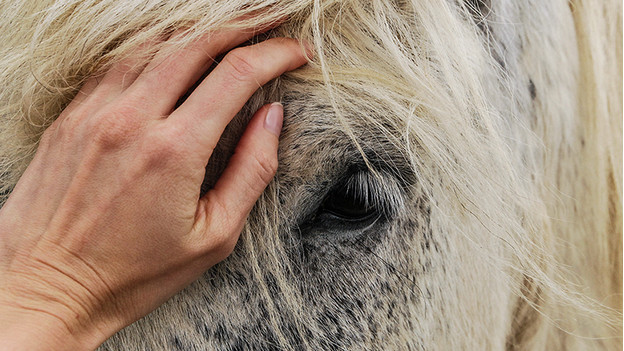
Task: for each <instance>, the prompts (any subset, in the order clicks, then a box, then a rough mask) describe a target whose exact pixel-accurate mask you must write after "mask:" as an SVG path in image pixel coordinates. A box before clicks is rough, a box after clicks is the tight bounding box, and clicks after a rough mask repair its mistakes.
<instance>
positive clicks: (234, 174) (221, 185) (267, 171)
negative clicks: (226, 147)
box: [199, 103, 283, 234]
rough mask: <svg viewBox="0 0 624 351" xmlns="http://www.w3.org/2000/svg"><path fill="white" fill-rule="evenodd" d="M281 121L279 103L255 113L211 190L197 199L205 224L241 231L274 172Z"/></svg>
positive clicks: (281, 111)
mask: <svg viewBox="0 0 624 351" xmlns="http://www.w3.org/2000/svg"><path fill="white" fill-rule="evenodd" d="M282 121H283V108H282V105H281V104H279V103H274V104H271V105H265V106H264V107H262V108H261V109H260V110H258V112H256V114H255V115H254V117H253V118H252V120H251V122H249V125H248V126H247V129H246V130H245V133H244V134H243V136H242V137H241V140H240V141H239V143H238V145H237V147H236V150H235V152H234V155H233V156H232V157H231V158H230V161H229V163H228V166H227V167H226V169H225V171H224V172H223V174H222V175H221V177H220V178H219V180H218V181H217V183H216V184H215V186H214V188H213V189H212V190H210V191H209V192H208V193H207V194H206V195H205V196H204V197H203V198H202V199H200V206H199V208H203V209H206V211H208V212H209V213H206V214H205V215H206V216H207V217H206V218H207V219H208V221H211V219H216V221H217V222H218V223H223V222H225V223H227V224H228V225H230V226H232V225H235V224H238V227H239V228H240V227H242V225H243V222H244V221H245V218H246V217H247V215H248V214H249V212H250V211H251V208H252V207H253V205H254V204H255V202H256V201H257V200H258V197H259V196H260V195H261V194H262V192H263V191H264V189H265V188H266V186H267V185H268V184H269V182H271V180H272V179H273V176H274V175H275V172H276V170H277V147H278V141H279V133H280V130H281V128H282ZM202 202H203V203H202ZM215 204H216V205H217V206H215ZM239 230H240V229H239ZM237 234H238V233H237Z"/></svg>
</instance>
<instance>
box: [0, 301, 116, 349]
mask: <svg viewBox="0 0 624 351" xmlns="http://www.w3.org/2000/svg"><path fill="white" fill-rule="evenodd" d="M111 334H112V332H111ZM109 336H110V335H109V334H107V333H102V332H101V331H100V330H99V329H97V328H95V326H94V325H93V323H91V321H89V320H88V318H86V317H85V316H81V315H78V314H74V313H72V312H70V311H69V310H64V309H63V308H61V307H60V306H59V305H58V302H53V301H25V299H15V298H13V299H11V298H8V295H7V294H2V295H1V296H0V340H1V341H2V342H0V351H5V350H6V351H9V350H11V351H13V350H15V351H18V350H29V351H30V350H32V351H37V350H93V349H95V348H97V347H98V346H99V345H100V344H101V343H102V342H104V341H105V340H106V339H107V338H108V337H109Z"/></svg>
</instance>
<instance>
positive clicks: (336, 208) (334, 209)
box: [320, 188, 378, 222]
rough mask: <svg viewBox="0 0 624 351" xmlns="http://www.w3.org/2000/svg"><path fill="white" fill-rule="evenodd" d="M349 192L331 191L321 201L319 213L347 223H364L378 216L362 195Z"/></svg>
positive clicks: (340, 189) (343, 190) (344, 189)
mask: <svg viewBox="0 0 624 351" xmlns="http://www.w3.org/2000/svg"><path fill="white" fill-rule="evenodd" d="M349 190H350V189H348V188H337V189H334V190H332V191H331V192H330V193H329V195H328V196H327V197H326V198H325V201H323V205H322V206H321V208H320V210H321V212H323V213H324V214H328V215H331V216H334V217H337V218H338V219H341V220H343V221H349V222H356V221H357V222H359V221H364V220H367V219H371V218H373V217H376V216H377V215H378V212H377V209H376V208H375V207H374V206H372V205H371V204H369V203H368V201H367V199H366V198H365V196H362V195H363V194H358V193H357V192H356V191H349ZM351 190H352V189H351Z"/></svg>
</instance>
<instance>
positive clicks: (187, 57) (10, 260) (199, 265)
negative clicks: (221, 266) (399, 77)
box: [0, 31, 307, 350]
mask: <svg viewBox="0 0 624 351" xmlns="http://www.w3.org/2000/svg"><path fill="white" fill-rule="evenodd" d="M253 34H254V33H251V32H249V31H230V32H221V33H218V34H216V35H214V36H211V37H210V39H206V38H203V39H201V40H198V41H197V42H195V43H193V44H191V45H190V46H189V47H187V48H185V49H184V50H183V51H181V52H178V53H176V54H174V55H168V56H165V55H164V54H157V55H156V56H155V57H154V58H153V60H152V62H150V63H149V64H148V65H147V67H144V68H143V67H140V69H138V70H137V62H134V61H133V59H132V58H130V59H127V60H126V61H123V62H120V63H118V64H116V65H115V66H114V67H113V68H112V69H111V70H110V71H109V72H108V73H107V74H106V75H105V76H104V77H103V78H101V79H98V80H96V79H91V80H90V81H89V82H87V83H86V84H85V86H84V87H83V88H82V90H81V91H80V92H79V93H78V95H77V96H76V98H75V99H74V100H73V101H72V102H71V104H70V105H69V106H68V107H67V109H66V110H65V111H64V112H63V113H62V114H61V115H60V116H59V118H58V119H57V120H56V121H55V122H54V123H53V125H52V126H51V127H50V128H49V129H48V130H46V132H45V133H44V135H43V138H42V139H41V143H40V146H39V149H38V150H37V153H36V155H35V158H34V160H33V161H32V163H31V164H30V166H29V167H28V169H27V170H26V172H25V173H24V175H23V176H22V178H21V179H20V181H19V182H18V184H17V186H16V187H15V189H14V191H13V192H12V194H11V196H10V198H9V200H8V201H7V202H6V204H5V205H4V207H3V208H2V209H1V210H0V284H1V285H0V340H1V342H0V350H39V349H42V350H65V349H66V350H81V349H93V348H95V347H97V346H98V345H99V344H100V343H101V342H103V341H104V340H105V339H106V338H108V337H110V335H112V334H113V333H114V332H116V331H118V330H119V329H121V328H123V327H124V326H126V325H128V324H130V323H132V322H134V321H135V320H137V319H139V318H141V317H142V316H144V315H146V314H147V313H149V312H150V311H152V310H153V309H155V308H156V307H158V306H159V305H161V304H162V303H163V302H165V301H166V300H167V299H169V298H170V297H171V296H172V295H174V294H175V293H176V292H178V291H179V290H181V289H182V288H184V287H185V286H187V285H188V284H189V283H191V282H192V281H193V280H195V279H197V278H198V277H199V275H201V274H202V273H203V272H204V271H206V270H207V269H208V268H210V267H211V266H213V265H214V264H216V263H217V262H219V261H221V260H223V259H224V258H225V257H227V256H228V255H229V254H230V252H231V251H232V250H233V248H234V245H235V244H236V241H237V239H238V236H239V233H240V231H241V229H242V226H243V224H244V221H245V219H246V217H247V215H248V214H249V212H250V210H251V208H252V207H253V205H254V203H255V201H256V200H257V198H258V197H259V196H260V194H261V193H262V191H263V190H264V188H265V187H266V185H267V184H268V183H269V182H270V180H271V179H272V177H273V175H274V173H275V171H276V168H277V145H278V135H279V131H280V129H281V124H282V109H281V106H280V105H279V104H277V105H271V106H269V105H267V106H264V107H263V108H261V109H260V110H259V111H258V112H257V113H256V114H255V115H254V117H253V118H252V120H251V122H250V123H249V125H248V127H247V129H246V131H245V133H244V135H243V137H242V138H241V140H240V142H239V144H238V146H237V149H236V151H235V154H234V156H233V157H232V159H231V160H230V163H229V165H228V167H227V169H226V170H225V172H224V174H223V175H222V176H221V177H220V179H219V180H218V182H217V183H216V185H215V187H214V188H213V189H212V190H210V191H209V192H208V193H207V194H206V195H205V196H203V197H202V198H200V196H199V189H200V185H201V183H202V181H203V178H204V172H205V166H206V164H207V162H208V159H209V158H210V155H211V152H212V150H213V148H214V146H215V145H216V143H217V142H218V140H219V137H220V135H221V133H222V132H223V129H224V128H225V126H226V125H227V124H228V123H229V121H230V120H231V119H232V118H233V116H234V115H235V114H236V113H237V112H238V111H239V110H240V109H241V108H242V106H243V105H244V103H245V102H246V101H247V100H248V99H249V97H250V96H251V95H252V94H253V92H254V91H256V90H257V89H258V88H259V85H261V84H264V83H266V82H268V81H269V80H271V79H273V78H275V77H277V76H279V75H280V74H282V73H284V72H286V71H289V70H292V69H295V68H297V67H299V66H301V65H303V64H304V63H305V62H306V61H307V60H306V57H305V54H304V53H303V51H302V50H301V45H300V44H299V42H297V41H295V40H293V39H284V38H278V39H270V40H267V41H264V42H261V43H259V44H256V45H253V46H251V47H245V48H239V49H234V50H233V51H231V52H229V53H228V54H227V55H226V56H225V59H224V60H223V61H222V62H221V63H220V64H219V65H218V66H217V67H216V68H215V69H214V71H213V72H211V73H210V75H208V76H207V78H206V79H204V81H203V82H202V83H201V84H200V86H199V87H198V88H197V89H196V90H195V91H194V92H193V94H192V95H191V96H190V97H189V98H188V99H187V100H186V101H185V102H184V103H183V104H182V105H181V106H179V107H178V108H177V109H175V110H173V112H172V109H173V108H174V106H175V103H176V101H177V100H178V98H179V97H180V96H181V95H183V94H184V93H185V92H186V90H187V89H188V88H189V87H190V86H192V84H193V83H194V82H195V80H197V79H198V78H199V77H200V76H201V74H202V72H203V71H204V70H205V69H206V68H207V67H209V65H210V64H211V63H212V61H211V57H216V56H217V55H218V54H219V53H221V52H225V51H227V50H228V49H231V48H232V47H234V46H236V45H238V44H240V43H242V42H244V41H245V40H247V39H249V38H250V37H251V36H252V35H253ZM166 44H167V43H165V45H166Z"/></svg>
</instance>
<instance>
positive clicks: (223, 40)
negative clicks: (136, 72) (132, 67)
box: [133, 23, 278, 114]
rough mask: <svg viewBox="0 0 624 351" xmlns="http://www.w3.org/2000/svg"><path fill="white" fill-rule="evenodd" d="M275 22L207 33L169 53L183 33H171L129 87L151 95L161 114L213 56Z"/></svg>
mask: <svg viewBox="0 0 624 351" xmlns="http://www.w3.org/2000/svg"><path fill="white" fill-rule="evenodd" d="M277 24H278V23H273V24H270V25H267V26H265V27H262V28H257V29H236V30H227V31H220V32H216V33H209V34H207V35H204V36H202V37H200V38H199V39H198V40H196V41H194V42H192V43H191V44H189V45H188V46H187V47H185V48H184V49H183V50H180V51H178V52H174V53H172V51H173V50H172V49H175V45H176V44H175V42H176V39H179V38H180V36H182V35H184V34H182V33H177V34H174V35H173V37H172V39H173V40H172V41H171V42H172V44H169V45H165V47H163V49H162V50H161V52H160V53H159V54H157V55H156V56H155V57H154V59H153V60H152V61H151V62H150V63H149V64H148V65H147V67H146V68H145V70H144V72H143V74H141V75H140V76H139V77H138V79H137V81H136V84H135V86H136V87H133V89H137V90H138V91H140V92H141V93H142V95H144V96H147V97H153V99H152V100H151V101H150V104H151V105H152V106H153V107H154V108H155V109H157V110H158V111H159V112H162V113H163V114H165V113H169V112H170V111H171V109H172V108H173V107H174V106H175V103H176V102H177V101H178V99H179V98H180V97H181V96H182V95H184V94H185V93H186V91H187V90H188V89H189V88H190V87H191V86H192V85H193V84H194V83H195V82H196V81H197V80H198V79H199V78H200V77H201V75H202V74H203V73H204V72H205V71H206V70H207V69H208V68H209V67H210V66H211V65H212V64H213V62H214V59H215V57H217V56H218V55H219V54H220V53H222V52H225V51H227V50H230V49H231V48H233V47H235V46H238V45H240V44H242V43H244V42H245V41H247V40H249V39H251V38H252V37H253V36H255V35H258V34H260V33H262V32H264V31H266V30H268V29H270V28H272V27H275V26H276V25H277Z"/></svg>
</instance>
